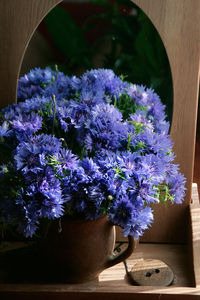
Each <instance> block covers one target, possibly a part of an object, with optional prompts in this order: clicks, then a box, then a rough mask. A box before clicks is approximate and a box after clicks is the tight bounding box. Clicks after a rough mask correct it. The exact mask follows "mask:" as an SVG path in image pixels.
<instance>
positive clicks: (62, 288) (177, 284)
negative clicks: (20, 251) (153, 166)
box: [0, 185, 200, 300]
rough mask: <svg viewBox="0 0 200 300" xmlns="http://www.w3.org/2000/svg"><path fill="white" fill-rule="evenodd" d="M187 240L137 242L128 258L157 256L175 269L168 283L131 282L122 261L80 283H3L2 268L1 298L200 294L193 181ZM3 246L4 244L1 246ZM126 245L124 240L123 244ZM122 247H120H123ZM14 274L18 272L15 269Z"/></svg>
mask: <svg viewBox="0 0 200 300" xmlns="http://www.w3.org/2000/svg"><path fill="white" fill-rule="evenodd" d="M189 218H190V228H189V242H188V245H186V244H182V245H181V244H156V243H140V244H138V245H137V247H136V249H135V252H134V253H133V254H132V256H131V257H129V259H128V260H127V266H128V270H129V271H130V270H131V268H132V267H133V265H134V264H135V263H137V262H138V261H139V260H141V259H144V258H154V259H160V260H162V261H163V262H165V263H166V264H168V265H169V266H170V267H171V269H172V270H173V272H174V275H175V279H174V282H173V284H172V285H171V286H169V287H161V286H159V287H158V286H153V287H152V286H135V285H133V283H132V282H130V280H129V277H128V276H127V274H126V270H125V267H124V264H123V263H120V264H118V265H115V266H114V267H112V268H110V269H106V270H104V271H103V272H102V273H101V274H100V276H99V280H94V281H90V282H86V283H83V284H38V283H37V284H36V283H35V284H34V283H33V282H32V283H26V284H21V283H15V282H14V281H12V282H13V283H12V284H11V283H5V278H4V272H3V271H2V270H0V299H1V300H8V299H9V300H12V299H15V300H16V299H20V300H23V299H26V300H29V299H30V300H32V299H34V300H35V299H37V300H40V299H48V300H51V299H56V300H61V299H81V300H82V299H95V300H98V299H102V297H103V299H109V300H112V299H120V300H121V299H123V300H124V299H125V300H126V299H137V300H140V299H148V300H151V299H160V297H161V296H162V299H174V298H175V299H191V297H193V296H199V298H200V255H199V253H200V230H199V228H200V227H199V224H200V205H199V197H198V192H197V186H196V185H193V196H192V204H191V205H190V214H189ZM3 246H5V248H4V247H3ZM22 246H23V247H24V244H23V243H12V244H10V245H8V244H7V245H6V244H4V245H2V246H1V248H0V252H5V249H6V248H7V249H9V250H13V249H14V248H20V247H22ZM123 247H126V244H124V245H123V246H122V248H123ZM122 250H123V249H122ZM13 268H14V266H13ZM15 274H17V272H16V269H15Z"/></svg>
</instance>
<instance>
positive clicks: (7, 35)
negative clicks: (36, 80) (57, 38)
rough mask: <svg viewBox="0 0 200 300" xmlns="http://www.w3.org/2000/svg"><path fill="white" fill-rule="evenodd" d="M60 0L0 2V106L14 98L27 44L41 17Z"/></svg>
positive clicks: (13, 0)
mask: <svg viewBox="0 0 200 300" xmlns="http://www.w3.org/2000/svg"><path fill="white" fill-rule="evenodd" d="M59 2H61V0H28V1H26V0H25V1H24V0H1V1H0V37H1V43H0V95H1V99H0V108H2V107H4V106H6V105H8V104H11V103H14V102H15V101H16V91H17V80H18V76H19V72H20V68H21V63H22V60H23V56H24V53H25V51H26V47H27V45H28V43H29V41H30V39H31V37H32V35H33V33H34V31H35V29H36V28H37V26H38V25H39V23H40V22H41V20H42V19H43V18H44V17H45V15H46V14H47V13H48V12H49V11H50V10H51V9H52V8H53V7H54V6H55V5H56V4H58V3H59Z"/></svg>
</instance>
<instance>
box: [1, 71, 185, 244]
mask: <svg viewBox="0 0 200 300" xmlns="http://www.w3.org/2000/svg"><path fill="white" fill-rule="evenodd" d="M164 109H165V106H164V105H163V104H162V103H161V101H160V98H159V96H158V95H157V94H156V93H155V92H154V91H153V90H152V89H148V88H145V87H144V86H139V85H135V84H131V83H129V82H127V81H125V80H124V78H123V77H122V76H121V77H118V76H116V75H115V74H114V73H113V71H112V70H105V69H98V70H91V71H87V72H85V73H84V74H83V75H82V76H80V77H75V76H72V77H68V76H65V75H64V74H63V73H61V72H58V71H53V70H51V69H50V68H46V69H43V70H42V69H39V68H38V69H34V70H32V71H30V72H29V73H28V74H26V75H25V76H23V77H21V78H20V79H19V84H18V103H17V104H13V105H10V106H8V107H6V108H4V109H3V110H1V112H0V149H1V150H0V221H1V222H13V223H15V224H16V225H17V228H18V231H19V232H20V233H22V234H23V235H24V236H25V237H32V236H33V235H34V234H35V233H36V232H37V230H39V227H40V223H41V221H42V220H54V219H61V220H62V218H81V219H88V220H95V219H97V218H99V217H100V216H102V215H107V216H108V218H109V220H111V222H112V223H114V224H116V225H119V226H121V227H122V228H123V230H124V231H123V233H124V235H125V236H127V235H133V236H134V237H136V238H137V237H138V236H140V235H142V233H143V231H144V230H145V229H147V228H148V227H149V226H150V225H151V223H152V221H153V212H152V209H151V207H150V206H151V204H152V203H158V202H159V201H160V200H161V201H163V202H164V203H165V202H166V201H167V200H170V201H171V202H172V203H181V202H182V200H183V198H184V194H185V178H184V176H183V175H182V174H181V173H179V167H178V166H177V165H176V164H174V163H173V159H174V155H173V153H172V142H171V140H170V138H169V135H168V131H169V123H168V122H167V121H166V115H165V113H164Z"/></svg>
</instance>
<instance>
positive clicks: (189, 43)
mask: <svg viewBox="0 0 200 300" xmlns="http://www.w3.org/2000/svg"><path fill="white" fill-rule="evenodd" d="M133 2H134V3H135V4H137V5H138V6H139V7H140V8H141V9H142V10H143V11H144V12H145V13H146V14H147V16H148V17H149V18H150V20H151V21H152V23H153V24H154V26H155V27H156V29H157V31H158V33H159V34H160V36H161V39H162V41H163V43H164V45H165V48H166V52H167V55H168V58H169V62H170V67H171V72H172V79H173V93H174V104H173V119H172V126H171V133H170V135H171V138H172V140H173V143H174V147H173V149H174V152H175V154H176V162H177V163H179V164H180V168H181V172H182V173H184V175H185V176H186V178H187V195H186V197H185V202H184V204H183V205H181V206H180V205H176V206H171V205H168V206H167V208H165V207H163V206H161V205H159V206H156V207H155V222H154V224H153V226H152V228H151V229H150V230H148V231H147V232H146V233H145V235H144V236H143V238H142V240H143V241H159V242H164V241H165V242H167V241H171V242H173V241H174V242H178V241H179V242H181V241H182V242H183V241H184V240H185V237H186V236H187V232H186V231H187V228H188V218H187V216H188V204H189V203H190V199H191V187H192V179H193V168H194V151H195V136H196V118H197V103H198V87H199V59H200V1H198V0H176V1H174V0H162V1H161V0H134V1H133ZM183 224H184V226H183Z"/></svg>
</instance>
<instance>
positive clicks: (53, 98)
mask: <svg viewBox="0 0 200 300" xmlns="http://www.w3.org/2000/svg"><path fill="white" fill-rule="evenodd" d="M52 100H53V104H54V109H53V125H52V134H54V127H55V120H56V96H55V95H53V96H52Z"/></svg>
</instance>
